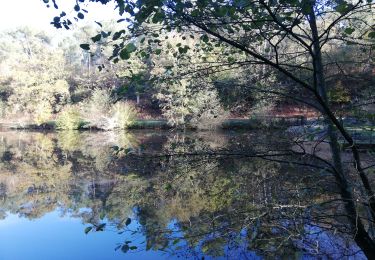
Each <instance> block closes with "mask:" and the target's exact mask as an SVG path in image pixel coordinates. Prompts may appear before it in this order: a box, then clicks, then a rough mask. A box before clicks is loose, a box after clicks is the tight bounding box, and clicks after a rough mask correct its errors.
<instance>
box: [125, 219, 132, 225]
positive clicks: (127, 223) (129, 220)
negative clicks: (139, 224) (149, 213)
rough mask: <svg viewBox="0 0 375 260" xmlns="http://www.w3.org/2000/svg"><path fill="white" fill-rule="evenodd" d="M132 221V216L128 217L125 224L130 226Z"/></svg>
mask: <svg viewBox="0 0 375 260" xmlns="http://www.w3.org/2000/svg"><path fill="white" fill-rule="evenodd" d="M131 222H132V220H131V219H130V218H127V219H126V221H125V225H126V226H129V225H130V223H131Z"/></svg>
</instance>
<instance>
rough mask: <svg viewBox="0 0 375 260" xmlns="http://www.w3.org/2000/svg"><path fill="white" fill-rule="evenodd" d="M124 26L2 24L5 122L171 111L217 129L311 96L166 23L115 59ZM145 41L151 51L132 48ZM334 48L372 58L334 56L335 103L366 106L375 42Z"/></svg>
mask: <svg viewBox="0 0 375 260" xmlns="http://www.w3.org/2000/svg"><path fill="white" fill-rule="evenodd" d="M116 26H118V25H116V23H108V24H107V25H103V27H106V30H104V29H103V28H94V27H91V26H85V27H81V28H78V29H75V30H74V31H72V32H71V33H70V34H69V36H65V37H60V38H59V39H56V37H55V38H53V37H51V36H50V35H48V34H46V33H44V32H41V31H38V30H33V29H30V28H20V29H18V30H14V31H9V32H3V33H2V34H1V40H0V97H1V101H0V114H1V118H2V122H3V123H4V122H5V123H7V122H18V123H33V124H36V125H41V126H43V125H48V124H50V123H51V122H54V123H55V125H56V127H57V128H60V129H79V128H82V127H90V128H99V129H106V130H108V129H115V128H121V129H123V128H127V127H129V126H131V125H132V124H133V123H134V121H135V119H136V118H144V119H150V118H165V119H167V120H168V123H169V124H170V125H171V126H177V127H180V126H183V127H184V126H186V125H189V126H192V127H195V128H212V127H215V126H217V125H218V124H221V123H222V121H223V120H224V119H226V118H228V117H249V116H250V115H254V114H261V115H267V114H270V113H271V112H272V111H274V110H275V108H279V109H280V108H283V107H285V106H286V105H291V106H296V104H297V103H295V101H294V100H293V99H291V98H289V97H290V96H295V95H297V94H298V95H299V96H301V98H302V99H303V95H304V94H303V93H301V91H299V90H298V93H297V91H296V93H293V87H291V85H293V84H294V83H293V82H290V80H288V79H286V78H285V77H284V76H282V75H280V74H279V73H277V72H275V71H272V70H270V69H269V68H267V67H265V66H263V67H262V66H255V65H254V66H253V65H252V64H251V62H248V61H247V60H246V59H247V57H246V55H245V54H243V53H239V52H235V51H233V50H232V49H231V48H230V47H227V46H223V45H220V44H217V45H208V47H207V39H205V38H204V37H198V36H197V37H195V36H194V33H191V34H190V35H189V36H188V35H185V34H183V33H178V32H175V31H171V32H167V31H165V32H162V33H163V34H164V35H163V38H164V40H163V41H162V42H161V41H160V40H157V39H156V37H157V38H158V39H159V38H160V37H161V36H160V35H157V36H156V35H147V34H146V35H142V36H139V37H138V38H133V39H132V41H131V42H130V43H128V44H127V45H126V48H125V49H124V50H125V51H122V52H121V53H120V57H121V59H119V58H115V59H113V57H112V55H113V52H112V51H113V46H114V44H115V45H116V41H118V39H119V38H120V36H121V33H120V35H118V34H119V32H117V35H116V33H115V34H113V35H111V31H113V30H115V29H116V28H115V27H116ZM99 29H100V30H99ZM124 33H125V32H124ZM93 35H96V36H94V37H92V36H93ZM187 37H188V39H187ZM85 42H90V46H88V45H87V44H82V43H85ZM145 42H147V47H145V48H152V49H153V50H152V51H151V50H150V52H147V51H144V52H141V53H140V54H139V55H131V53H132V52H133V51H134V49H135V48H136V47H137V48H138V49H139V48H140V46H143V44H145ZM202 42H203V43H204V45H203V44H202ZM80 44H81V45H80ZM123 44H124V43H123ZM201 44H202V46H200V47H199V45H201ZM145 46H146V45H145ZM176 46H177V51H176ZM259 48H264V49H267V48H269V46H267V45H264V46H261V45H260V46H259ZM327 51H329V53H330V56H329V57H331V58H332V56H335V57H337V58H334V60H337V59H339V57H345V55H346V56H347V55H350V56H352V57H351V58H353V57H356V59H357V60H362V61H367V62H361V63H358V64H357V66H353V64H345V63H343V64H341V63H340V67H339V68H337V67H336V65H334V64H332V65H327V71H330V73H331V77H330V80H329V82H328V85H329V88H330V92H329V94H330V97H331V101H332V103H334V104H335V105H336V107H337V108H338V109H339V110H340V111H341V112H342V114H343V115H345V114H348V113H349V112H350V113H357V112H361V113H362V112H363V111H366V109H367V108H366V107H363V106H361V107H359V110H356V109H353V107H352V106H351V107H349V105H350V103H351V101H353V100H357V101H364V102H365V101H366V98H367V97H368V96H369V92H370V91H371V84H373V82H372V81H373V64H372V62H373V61H372V60H371V59H367V60H366V57H368V51H369V50H368V49H366V48H363V49H358V48H351V47H350V46H344V47H340V48H338V46H330V49H329V50H327ZM186 54H188V55H186ZM111 57H112V60H111V61H109V59H110V58H111ZM327 57H328V56H327ZM332 59H333V58H332ZM296 62H297V61H296ZM342 71H345V73H346V74H345V77H343V75H342ZM286 85H287V86H288V88H285V87H284V86H286ZM275 89H277V92H275V91H274V90H275ZM281 110H282V109H281Z"/></svg>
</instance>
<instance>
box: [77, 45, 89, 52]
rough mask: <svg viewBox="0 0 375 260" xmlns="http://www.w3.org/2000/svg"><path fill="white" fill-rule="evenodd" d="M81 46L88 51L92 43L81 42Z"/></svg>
mask: <svg viewBox="0 0 375 260" xmlns="http://www.w3.org/2000/svg"><path fill="white" fill-rule="evenodd" d="M79 47H81V49H84V50H86V51H88V50H90V44H87V43H84V44H80V45H79Z"/></svg>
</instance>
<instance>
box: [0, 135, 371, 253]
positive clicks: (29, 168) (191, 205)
mask: <svg viewBox="0 0 375 260" xmlns="http://www.w3.org/2000/svg"><path fill="white" fill-rule="evenodd" d="M287 140H288V138H287V137H286V138H285V139H284V138H282V137H281V135H280V133H277V132H273V133H268V134H265V133H264V132H250V133H241V132H220V133H212V132H203V133H180V132H157V131H151V132H148V131H139V132H132V133H124V132H118V133H114V132H100V133H88V132H85V133H79V132H60V133H35V132H34V133H28V132H3V133H0V159H1V160H0V259H4V260H8V259H9V260H14V259H176V258H189V259H203V258H204V259H211V258H215V259H216V258H219V259H263V258H267V259H274V258H286V259H315V258H323V259H325V258H333V259H346V258H347V259H363V258H364V256H363V254H362V252H360V250H359V249H358V247H357V246H356V245H355V244H354V243H353V241H352V239H351V234H350V233H348V231H347V230H348V229H347V225H346V220H345V218H343V217H341V216H340V215H341V214H340V213H341V212H342V206H341V205H340V204H339V203H337V202H335V201H336V200H335V198H337V192H336V187H335V184H334V183H333V180H332V178H331V176H329V175H328V174H326V173H324V172H323V171H322V170H321V169H314V168H311V167H306V166H301V165H299V164H291V163H290V162H291V161H292V160H293V161H294V160H299V159H298V158H290V156H289V155H288V154H287V153H285V151H287V150H288V149H289V148H290V145H289V143H288V141H287ZM276 155H278V156H276ZM301 162H302V161H301ZM309 163H312V164H314V162H309Z"/></svg>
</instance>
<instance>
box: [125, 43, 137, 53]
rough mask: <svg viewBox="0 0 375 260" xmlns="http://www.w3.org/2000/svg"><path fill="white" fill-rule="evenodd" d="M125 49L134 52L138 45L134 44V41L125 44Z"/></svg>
mask: <svg viewBox="0 0 375 260" xmlns="http://www.w3.org/2000/svg"><path fill="white" fill-rule="evenodd" d="M125 49H126V50H127V52H128V53H132V52H134V51H136V50H137V47H136V46H135V45H134V43H132V42H131V43H128V44H127V45H126V46H125Z"/></svg>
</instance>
